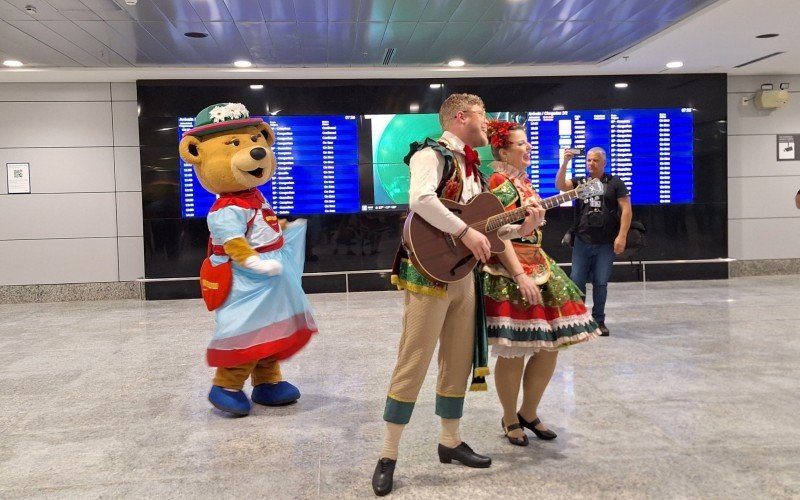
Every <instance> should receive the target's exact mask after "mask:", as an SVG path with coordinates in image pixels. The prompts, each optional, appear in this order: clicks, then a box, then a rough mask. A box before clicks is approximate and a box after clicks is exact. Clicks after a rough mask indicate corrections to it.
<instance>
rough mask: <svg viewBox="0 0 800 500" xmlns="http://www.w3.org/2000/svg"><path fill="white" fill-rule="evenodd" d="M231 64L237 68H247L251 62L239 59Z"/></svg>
mask: <svg viewBox="0 0 800 500" xmlns="http://www.w3.org/2000/svg"><path fill="white" fill-rule="evenodd" d="M233 65H234V66H236V67H237V68H249V67H250V66H252V65H253V63H251V62H250V61H244V60H241V61H235V62H234V63H233Z"/></svg>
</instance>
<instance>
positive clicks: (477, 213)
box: [403, 179, 603, 283]
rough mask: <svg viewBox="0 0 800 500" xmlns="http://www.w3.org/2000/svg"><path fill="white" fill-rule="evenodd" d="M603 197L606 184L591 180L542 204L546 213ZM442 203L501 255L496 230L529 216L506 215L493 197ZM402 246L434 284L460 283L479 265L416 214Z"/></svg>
mask: <svg viewBox="0 0 800 500" xmlns="http://www.w3.org/2000/svg"><path fill="white" fill-rule="evenodd" d="M602 194H603V183H602V182H600V180H599V179H592V180H591V181H589V182H587V183H585V184H580V185H578V187H576V188H575V189H572V190H570V191H566V192H564V193H561V194H558V195H556V196H551V197H549V198H545V199H543V200H541V201H540V202H539V204H540V205H541V206H542V208H544V209H545V210H547V209H550V208H553V207H557V206H558V205H560V204H562V203H566V202H568V201H571V200H574V199H575V198H580V199H585V198H589V197H591V196H599V195H602ZM440 201H441V202H442V204H443V205H444V206H445V207H446V208H447V209H448V210H450V211H451V212H453V213H454V214H455V215H456V216H458V218H459V219H461V220H463V221H464V222H466V223H467V224H468V225H469V227H471V228H473V229H475V230H477V231H480V232H481V233H483V234H485V235H486V237H487V238H488V239H489V244H490V246H491V252H492V253H500V252H502V251H503V249H504V248H505V245H504V243H503V241H502V240H501V239H500V237H498V236H497V230H498V229H500V228H501V227H502V226H504V225H506V224H511V223H514V222H517V221H520V220H522V219H524V218H525V217H526V216H527V215H528V212H527V208H526V207H520V208H517V209H515V210H510V211H508V212H506V211H505V209H504V208H503V204H502V203H500V200H498V199H497V197H496V196H495V195H493V194H491V193H481V194H479V195H477V196H475V197H474V198H472V199H471V200H470V201H469V202H467V203H465V204H461V203H456V202H454V201H450V200H440ZM403 245H404V246H405V248H406V250H407V251H408V255H409V258H410V259H411V262H412V263H413V264H414V267H415V268H416V269H417V271H419V272H420V274H422V275H423V276H424V277H425V278H427V279H429V280H430V281H433V282H439V283H453V282H455V281H458V280H460V279H462V278H464V277H465V276H466V275H468V274H469V273H470V272H471V271H472V269H473V268H474V267H475V264H477V263H478V261H477V259H475V256H473V255H472V252H471V251H470V250H469V249H468V248H467V247H466V245H464V243H462V242H461V240H460V239H458V238H456V237H455V236H453V235H452V234H448V233H445V232H444V231H441V230H439V229H436V228H435V227H433V226H432V225H431V224H429V223H428V222H427V221H425V219H423V218H422V217H420V216H418V215H417V214H415V213H414V212H411V213H409V214H408V217H407V218H406V222H405V225H404V226H403Z"/></svg>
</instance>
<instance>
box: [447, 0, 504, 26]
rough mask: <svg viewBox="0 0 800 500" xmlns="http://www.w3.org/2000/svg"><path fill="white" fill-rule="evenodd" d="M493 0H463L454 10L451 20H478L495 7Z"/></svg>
mask: <svg viewBox="0 0 800 500" xmlns="http://www.w3.org/2000/svg"><path fill="white" fill-rule="evenodd" d="M494 4H495V2H494V1H493V0H461V1H460V2H459V3H458V7H457V8H456V10H455V11H454V12H453V17H451V18H450V20H451V21H455V22H477V21H479V20H480V19H482V18H483V17H484V16H487V13H488V12H489V11H490V10H492V9H493V8H494Z"/></svg>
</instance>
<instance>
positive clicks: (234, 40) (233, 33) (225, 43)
mask: <svg viewBox="0 0 800 500" xmlns="http://www.w3.org/2000/svg"><path fill="white" fill-rule="evenodd" d="M203 24H204V25H205V27H206V30H208V34H209V35H210V37H211V38H213V39H214V42H215V43H216V44H217V47H218V49H219V51H220V52H221V53H223V54H227V55H228V59H229V60H230V61H236V60H239V59H246V60H251V59H252V56H251V54H250V50H249V49H248V47H247V45H245V43H244V40H243V39H242V35H241V34H240V33H239V28H238V27H237V26H236V24H235V23H233V22H206V23H203ZM201 40H202V39H201Z"/></svg>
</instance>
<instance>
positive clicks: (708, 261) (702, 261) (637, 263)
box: [133, 257, 736, 293]
mask: <svg viewBox="0 0 800 500" xmlns="http://www.w3.org/2000/svg"><path fill="white" fill-rule="evenodd" d="M730 262H736V259H731V258H727V257H719V258H716V259H677V260H638V261H637V260H634V261H614V265H615V266H641V267H642V281H643V282H644V281H646V274H645V270H646V266H647V265H648V264H656V265H663V264H723V263H730ZM556 264H557V265H558V266H560V267H566V266H571V265H572V264H571V263H570V262H557V263H556ZM391 272H392V270H391V269H360V270H356V271H328V272H321V273H303V276H341V275H344V281H345V292H346V293H350V279H349V275H351V274H387V273H391ZM199 279H200V277H199V276H183V277H179V278H137V279H135V280H133V281H134V282H135V283H158V282H166V281H189V280H199Z"/></svg>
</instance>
